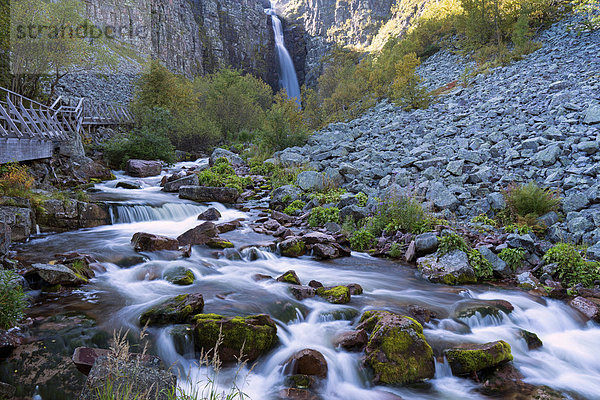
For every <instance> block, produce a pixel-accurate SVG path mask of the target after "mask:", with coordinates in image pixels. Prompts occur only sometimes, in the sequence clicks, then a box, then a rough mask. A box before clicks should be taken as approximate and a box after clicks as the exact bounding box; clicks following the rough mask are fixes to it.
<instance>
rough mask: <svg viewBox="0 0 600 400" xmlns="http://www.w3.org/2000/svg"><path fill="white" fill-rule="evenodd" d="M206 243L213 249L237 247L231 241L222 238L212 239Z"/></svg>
mask: <svg viewBox="0 0 600 400" xmlns="http://www.w3.org/2000/svg"><path fill="white" fill-rule="evenodd" d="M206 245H207V246H208V247H210V248H211V249H232V248H233V247H235V246H234V245H233V243H231V242H230V241H228V240H225V239H221V238H213V239H210V240H209V241H208V242H207V243H206Z"/></svg>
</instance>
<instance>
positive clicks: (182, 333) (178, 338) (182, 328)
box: [169, 324, 195, 356]
mask: <svg viewBox="0 0 600 400" xmlns="http://www.w3.org/2000/svg"><path fill="white" fill-rule="evenodd" d="M169 336H171V337H172V338H173V345H174V346H175V351H176V352H177V354H180V355H182V356H185V355H188V354H192V355H193V354H194V352H195V350H194V327H193V326H192V325H187V324H186V325H175V326H173V328H171V329H170V330H169Z"/></svg>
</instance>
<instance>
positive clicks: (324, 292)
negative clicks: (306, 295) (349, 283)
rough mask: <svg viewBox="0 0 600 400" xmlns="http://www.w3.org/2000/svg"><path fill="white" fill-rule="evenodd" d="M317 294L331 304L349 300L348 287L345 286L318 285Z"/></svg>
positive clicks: (344, 302) (343, 302)
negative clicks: (325, 286)
mask: <svg viewBox="0 0 600 400" xmlns="http://www.w3.org/2000/svg"><path fill="white" fill-rule="evenodd" d="M317 295H318V296H320V297H323V298H324V299H325V300H327V301H328V302H330V303H333V304H346V303H349V302H350V289H348V287H346V286H336V287H334V288H324V287H320V288H318V289H317Z"/></svg>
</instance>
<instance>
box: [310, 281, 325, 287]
mask: <svg viewBox="0 0 600 400" xmlns="http://www.w3.org/2000/svg"><path fill="white" fill-rule="evenodd" d="M308 286H310V287H311V288H315V289H318V288H320V287H323V284H322V283H321V282H319V281H315V280H312V281H310V282H308Z"/></svg>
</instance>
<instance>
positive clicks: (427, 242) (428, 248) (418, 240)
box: [415, 232, 439, 255]
mask: <svg viewBox="0 0 600 400" xmlns="http://www.w3.org/2000/svg"><path fill="white" fill-rule="evenodd" d="M438 242H439V241H438V237H437V236H436V234H435V233H434V232H426V233H422V234H420V235H417V236H416V237H415V250H416V251H417V254H419V255H424V254H430V253H433V252H435V251H436V250H437V247H438Z"/></svg>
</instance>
